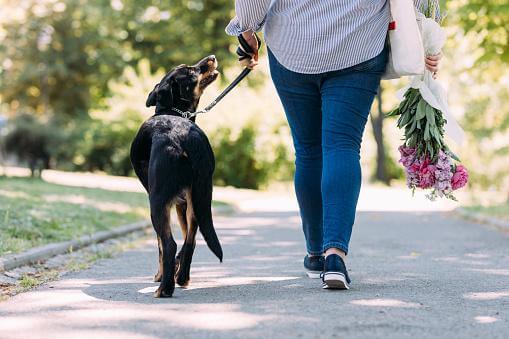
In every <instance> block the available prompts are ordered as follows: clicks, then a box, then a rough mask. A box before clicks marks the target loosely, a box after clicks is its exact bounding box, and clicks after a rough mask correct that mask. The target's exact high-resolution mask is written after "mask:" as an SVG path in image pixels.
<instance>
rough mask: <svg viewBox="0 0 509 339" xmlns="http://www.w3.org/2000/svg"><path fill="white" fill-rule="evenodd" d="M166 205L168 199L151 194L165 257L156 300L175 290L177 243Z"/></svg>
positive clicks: (151, 208)
mask: <svg viewBox="0 0 509 339" xmlns="http://www.w3.org/2000/svg"><path fill="white" fill-rule="evenodd" d="M166 204H167V200H166V197H164V196H159V195H157V194H152V193H151V194H150V216H151V218H152V224H153V226H154V229H155V231H156V233H157V235H158V236H159V238H160V239H161V249H162V251H161V252H162V257H163V260H162V263H163V265H162V272H161V275H162V277H161V284H160V285H159V288H158V289H157V291H156V292H155V294H154V296H155V297H156V298H160V297H171V296H172V295H173V291H174V289H175V253H176V252H177V243H176V242H175V240H174V239H173V235H172V234H171V228H170V218H169V214H168V211H167V208H166Z"/></svg>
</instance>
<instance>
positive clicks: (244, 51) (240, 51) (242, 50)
mask: <svg viewBox="0 0 509 339" xmlns="http://www.w3.org/2000/svg"><path fill="white" fill-rule="evenodd" d="M253 35H254V36H255V38H256V41H258V50H260V47H262V41H261V40H260V38H259V37H258V35H257V34H256V33H254V32H253ZM237 38H238V39H239V47H237V55H238V56H239V61H242V60H244V59H251V57H252V55H253V54H254V52H255V51H254V50H253V49H252V48H251V46H249V44H248V43H247V41H246V39H245V38H244V36H243V35H242V34H240V35H239V36H238V37H237Z"/></svg>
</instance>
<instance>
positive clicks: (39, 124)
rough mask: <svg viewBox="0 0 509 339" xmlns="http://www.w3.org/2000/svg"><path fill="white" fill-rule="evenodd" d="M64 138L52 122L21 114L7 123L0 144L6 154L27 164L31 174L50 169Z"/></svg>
mask: <svg viewBox="0 0 509 339" xmlns="http://www.w3.org/2000/svg"><path fill="white" fill-rule="evenodd" d="M64 138H65V136H64V134H63V133H62V131H61V130H60V129H58V128H56V127H55V126H54V124H53V123H52V122H45V121H43V120H42V119H38V118H36V117H35V116H33V115H30V114H21V115H18V116H16V117H15V118H13V119H11V120H10V121H9V122H8V125H7V131H6V133H5V134H4V135H3V136H2V139H1V140H0V143H1V145H2V147H3V148H4V150H5V151H6V152H7V153H8V154H12V155H16V156H17V157H18V160H20V161H24V162H27V163H28V165H29V167H30V168H31V169H32V172H33V171H34V170H35V168H40V169H43V168H49V167H50V160H51V159H55V158H56V157H57V156H58V149H60V148H62V147H63V145H64V142H63V141H64ZM33 174H34V173H32V175H33ZM39 174H40V173H39Z"/></svg>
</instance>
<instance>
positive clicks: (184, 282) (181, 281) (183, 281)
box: [176, 274, 191, 287]
mask: <svg viewBox="0 0 509 339" xmlns="http://www.w3.org/2000/svg"><path fill="white" fill-rule="evenodd" d="M190 281H191V279H190V278H189V276H187V277H186V276H185V275H183V274H179V275H178V276H177V279H176V282H177V284H178V285H179V286H180V287H187V286H188V285H189V282H190Z"/></svg>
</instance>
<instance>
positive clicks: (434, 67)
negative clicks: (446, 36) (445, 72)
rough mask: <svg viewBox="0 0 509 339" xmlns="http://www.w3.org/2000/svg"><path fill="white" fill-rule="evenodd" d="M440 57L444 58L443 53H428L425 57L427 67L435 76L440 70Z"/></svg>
mask: <svg viewBox="0 0 509 339" xmlns="http://www.w3.org/2000/svg"><path fill="white" fill-rule="evenodd" d="M440 59H442V53H438V54H435V55H428V56H426V58H425V60H424V61H425V64H426V68H427V69H428V70H429V71H430V72H433V73H434V75H433V76H434V77H436V73H437V72H438V66H439V65H440Z"/></svg>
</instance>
